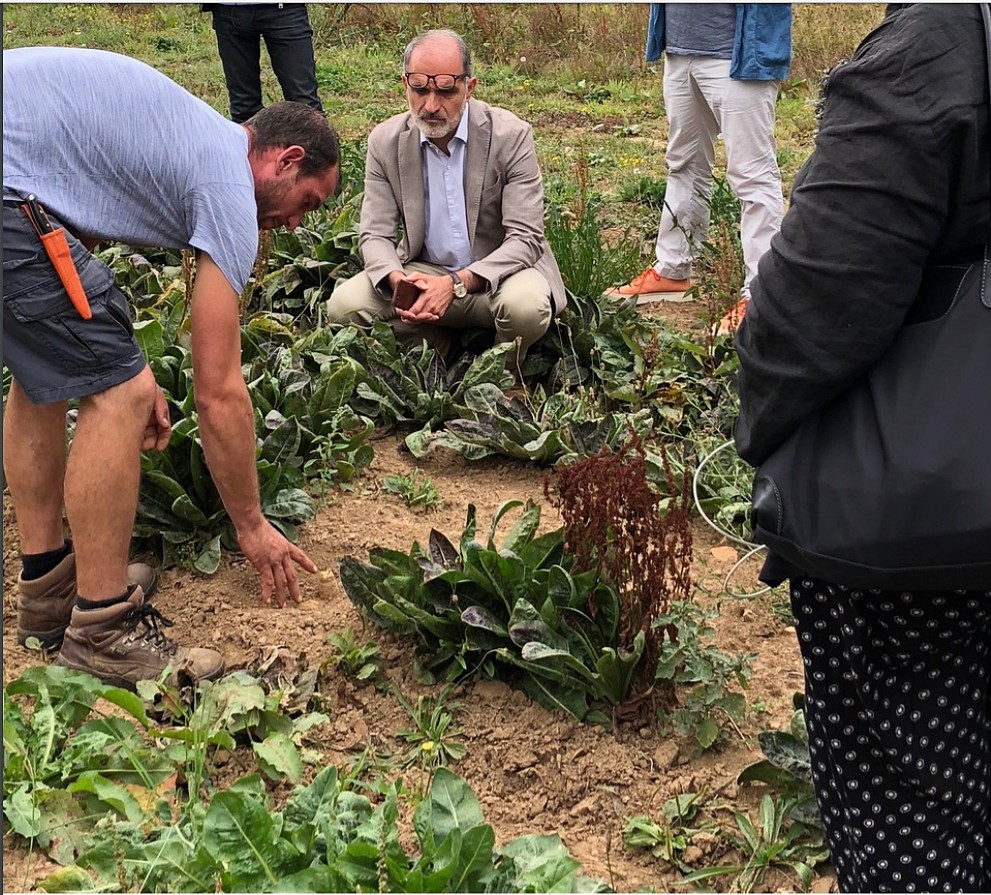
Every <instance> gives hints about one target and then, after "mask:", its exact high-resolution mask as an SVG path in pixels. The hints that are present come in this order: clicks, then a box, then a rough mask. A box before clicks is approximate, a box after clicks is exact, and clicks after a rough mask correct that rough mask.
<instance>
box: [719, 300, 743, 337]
mask: <svg viewBox="0 0 991 895" xmlns="http://www.w3.org/2000/svg"><path fill="white" fill-rule="evenodd" d="M749 302H750V299H749V298H741V299H740V300H739V301H738V302H737V303H736V304H735V305H733V307H732V308H730V309H729V310H728V311H727V312H726V313H725V314H724V315H723V319H722V320H720V321H719V326H717V327H716V335H717V336H731V335H732V334H733V333H735V332H736V328H737V327H738V326H739V325H740V321H741V320H743V315H744V314H746V313H747V304H748V303H749Z"/></svg>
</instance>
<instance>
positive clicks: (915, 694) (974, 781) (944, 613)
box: [790, 578, 991, 892]
mask: <svg viewBox="0 0 991 895" xmlns="http://www.w3.org/2000/svg"><path fill="white" fill-rule="evenodd" d="M790 584H791V600H792V610H793V612H794V614H795V623H796V629H797V631H798V641H799V646H800V648H801V652H802V660H803V662H804V664H805V696H806V723H807V726H808V729H809V745H810V751H811V755H812V774H813V781H814V783H815V789H816V798H817V800H818V803H819V811H820V813H821V814H822V819H823V822H824V824H825V827H826V834H827V839H828V842H829V847H830V850H831V852H832V857H833V866H834V868H835V869H836V875H837V879H838V882H839V887H840V890H841V891H843V892H944V891H945V892H989V891H991V856H989V854H988V850H989V848H991V706H989V698H991V687H989V678H991V669H989V661H991V660H989V646H991V593H987V594H983V593H979V592H967V593H953V592H945V593H936V592H927V593H923V592H916V593H914V594H910V593H902V592H899V591H856V590H852V589H848V588H844V587H841V586H839V585H835V584H827V583H826V582H823V581H819V580H817V579H798V578H794V579H792V580H791V582H790Z"/></svg>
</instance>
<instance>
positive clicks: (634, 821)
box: [623, 792, 716, 873]
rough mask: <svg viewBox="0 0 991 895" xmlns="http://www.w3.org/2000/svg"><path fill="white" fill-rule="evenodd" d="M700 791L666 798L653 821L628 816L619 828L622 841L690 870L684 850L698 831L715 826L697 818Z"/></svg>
mask: <svg viewBox="0 0 991 895" xmlns="http://www.w3.org/2000/svg"><path fill="white" fill-rule="evenodd" d="M703 798H704V795H703V793H696V792H689V793H682V794H681V795H677V796H675V797H674V798H672V799H668V800H667V801H666V802H665V803H664V805H663V807H662V808H661V819H660V821H659V822H657V823H655V822H654V821H652V820H651V819H650V818H649V817H644V816H640V817H630V818H627V820H626V826H625V827H624V828H623V842H624V844H625V845H626V846H627V847H628V848H645V849H647V850H649V851H650V853H651V854H652V855H653V856H654V857H655V858H660V859H661V860H663V861H667V863H669V864H672V865H673V866H675V867H677V868H678V869H679V870H681V871H683V872H685V873H690V872H691V867H690V866H689V865H688V864H686V863H685V861H684V857H683V856H684V852H685V849H687V848H688V846H690V845H691V844H692V841H693V839H694V837H695V836H696V835H698V834H699V833H709V832H711V831H713V830H715V829H716V825H715V823H713V822H711V821H700V820H699V819H698V815H699V811H700V808H701V805H702V801H703Z"/></svg>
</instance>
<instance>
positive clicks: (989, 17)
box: [978, 3, 991, 260]
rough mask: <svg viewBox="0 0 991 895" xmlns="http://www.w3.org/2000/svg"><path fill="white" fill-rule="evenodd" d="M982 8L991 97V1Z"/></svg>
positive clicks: (990, 253) (989, 252) (990, 226)
mask: <svg viewBox="0 0 991 895" xmlns="http://www.w3.org/2000/svg"><path fill="white" fill-rule="evenodd" d="M978 5H979V6H980V8H981V19H982V20H983V22H984V44H985V46H986V47H987V54H988V58H987V63H988V96H989V97H991V3H980V4H978ZM989 256H991V217H989V218H988V250H987V251H986V253H985V256H984V257H985V260H987V259H988V257H989Z"/></svg>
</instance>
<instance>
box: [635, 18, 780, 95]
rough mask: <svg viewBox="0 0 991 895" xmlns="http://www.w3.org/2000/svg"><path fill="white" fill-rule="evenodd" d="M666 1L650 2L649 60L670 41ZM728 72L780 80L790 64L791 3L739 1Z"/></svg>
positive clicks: (658, 55) (740, 78)
mask: <svg viewBox="0 0 991 895" xmlns="http://www.w3.org/2000/svg"><path fill="white" fill-rule="evenodd" d="M665 6H666V4H664V3H651V4H650V13H649V18H648V20H647V55H646V58H647V61H648V62H656V61H657V60H658V59H660V58H661V55H662V54H663V53H664V50H665V47H666V45H667V38H666V35H665V28H666V25H665V19H666V15H665ZM735 6H736V32H735V34H734V36H733V55H732V56H731V57H730V69H729V76H730V77H731V78H733V79H734V80H736V81H781V80H783V79H784V78H787V77H788V72H789V70H790V68H791V4H790V3H737V4H735Z"/></svg>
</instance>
